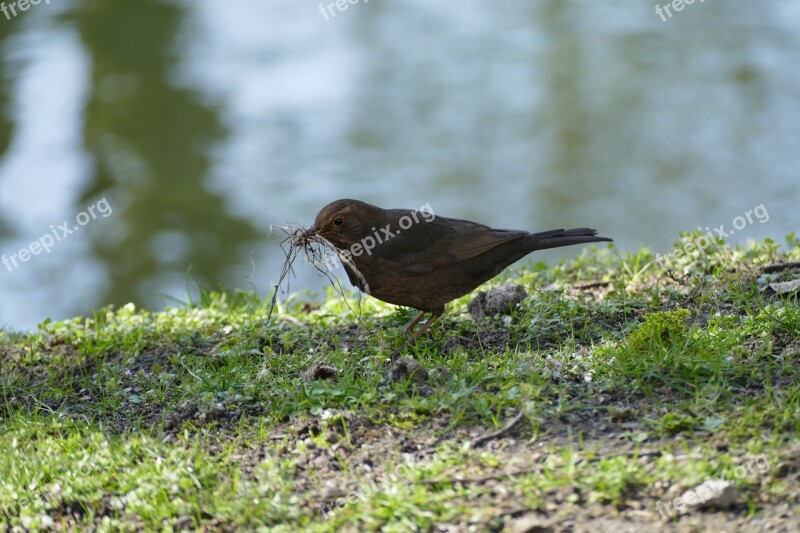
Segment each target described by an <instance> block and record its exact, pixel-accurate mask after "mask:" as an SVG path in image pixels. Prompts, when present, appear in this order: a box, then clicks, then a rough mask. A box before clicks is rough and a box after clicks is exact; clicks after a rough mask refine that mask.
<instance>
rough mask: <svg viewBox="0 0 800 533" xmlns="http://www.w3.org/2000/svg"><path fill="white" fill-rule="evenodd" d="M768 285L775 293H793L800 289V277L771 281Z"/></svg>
mask: <svg viewBox="0 0 800 533" xmlns="http://www.w3.org/2000/svg"><path fill="white" fill-rule="evenodd" d="M768 286H769V288H770V289H772V291H773V292H774V293H775V294H791V293H793V292H795V291H797V290H798V289H800V279H793V280H791V281H780V282H775V283H770V284H769V285H768Z"/></svg>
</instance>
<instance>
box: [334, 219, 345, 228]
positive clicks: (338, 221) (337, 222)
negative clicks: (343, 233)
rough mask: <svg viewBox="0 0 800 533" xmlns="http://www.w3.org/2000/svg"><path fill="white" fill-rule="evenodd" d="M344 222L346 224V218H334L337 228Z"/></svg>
mask: <svg viewBox="0 0 800 533" xmlns="http://www.w3.org/2000/svg"><path fill="white" fill-rule="evenodd" d="M342 224H344V218H342V217H336V218H334V219H333V225H334V226H336V227H337V228H338V227H340V226H341V225H342Z"/></svg>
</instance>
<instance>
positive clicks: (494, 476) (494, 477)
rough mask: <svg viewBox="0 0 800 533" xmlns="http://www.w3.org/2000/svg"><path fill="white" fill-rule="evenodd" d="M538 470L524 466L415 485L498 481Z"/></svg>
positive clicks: (423, 481) (537, 469) (537, 470)
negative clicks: (476, 475)
mask: <svg viewBox="0 0 800 533" xmlns="http://www.w3.org/2000/svg"><path fill="white" fill-rule="evenodd" d="M540 470H541V467H539V466H537V467H535V468H525V469H523V470H517V471H515V472H508V473H505V474H491V475H488V476H481V477H451V478H448V479H423V480H421V481H417V485H442V484H450V485H453V484H455V483H486V482H487V481H499V480H501V479H507V478H510V477H514V476H521V475H523V474H535V473H537V472H539V471H540Z"/></svg>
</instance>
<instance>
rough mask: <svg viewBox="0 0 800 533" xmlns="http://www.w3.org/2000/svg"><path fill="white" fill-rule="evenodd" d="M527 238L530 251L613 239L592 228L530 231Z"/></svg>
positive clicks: (611, 240)
mask: <svg viewBox="0 0 800 533" xmlns="http://www.w3.org/2000/svg"><path fill="white" fill-rule="evenodd" d="M527 240H529V241H530V243H531V251H533V250H545V249H547V248H558V247H560V246H570V245H572V244H584V243H587V242H613V239H609V238H608V237H601V236H600V235H598V234H597V230H595V229H592V228H575V229H554V230H550V231H543V232H541V233H531V234H530V235H528V237H527Z"/></svg>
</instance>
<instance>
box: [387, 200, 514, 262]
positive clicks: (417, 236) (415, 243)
mask: <svg viewBox="0 0 800 533" xmlns="http://www.w3.org/2000/svg"><path fill="white" fill-rule="evenodd" d="M402 214H405V215H407V214H408V212H403V213H402ZM393 218H394V217H393ZM397 220H398V221H399V216H398V217H397ZM397 229H399V224H397V223H395V224H392V228H391V231H392V232H394V231H395V230H397ZM526 235H528V232H526V231H516V230H498V229H492V228H490V227H488V226H484V225H482V224H477V223H475V222H470V221H468V220H458V219H453V218H444V217H436V218H434V219H432V220H430V221H426V220H425V219H422V218H420V219H419V222H415V223H414V224H413V225H412V226H411V227H409V228H408V229H403V230H401V234H400V235H399V236H398V235H396V236H394V237H391V238H388V239H386V240H385V241H384V242H383V243H382V244H379V245H378V247H377V248H376V250H375V252H374V253H376V254H377V255H378V257H380V258H381V259H383V260H385V261H390V262H392V263H394V264H399V265H402V267H403V270H404V271H405V272H406V273H407V274H411V275H419V274H425V273H427V272H430V271H432V270H435V269H437V268H441V267H443V266H449V265H453V264H456V263H459V262H461V261H466V260H468V259H471V258H473V257H475V256H478V255H480V254H482V253H484V252H486V251H488V250H491V249H492V248H494V247H495V246H499V245H501V244H504V243H506V242H509V241H513V240H515V239H519V238H522V237H525V236H526ZM378 249H379V251H378Z"/></svg>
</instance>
